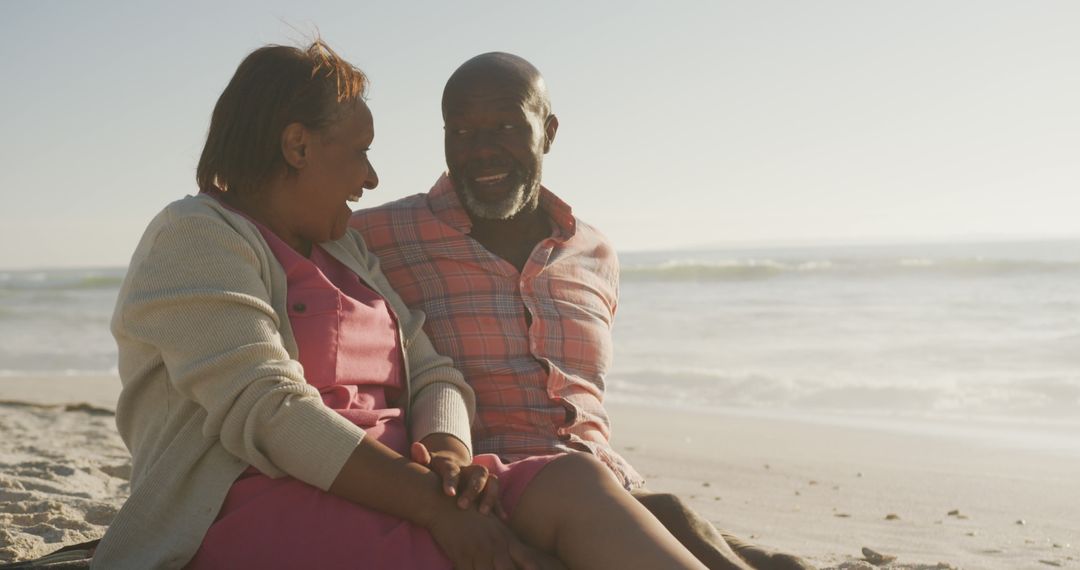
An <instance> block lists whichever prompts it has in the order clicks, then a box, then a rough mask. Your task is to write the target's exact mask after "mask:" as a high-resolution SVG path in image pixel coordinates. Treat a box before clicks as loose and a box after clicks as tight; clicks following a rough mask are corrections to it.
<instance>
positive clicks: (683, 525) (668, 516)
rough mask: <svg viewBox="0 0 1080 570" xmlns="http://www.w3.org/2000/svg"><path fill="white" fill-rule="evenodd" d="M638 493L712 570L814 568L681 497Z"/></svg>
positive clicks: (802, 569)
mask: <svg viewBox="0 0 1080 570" xmlns="http://www.w3.org/2000/svg"><path fill="white" fill-rule="evenodd" d="M633 495H634V497H635V498H636V499H637V500H638V501H639V502H641V504H642V505H644V506H645V508H646V509H649V512H651V513H652V514H653V516H655V517H656V518H657V519H658V520H659V521H660V522H661V523H662V524H663V525H664V526H665V527H666V528H667V529H668V531H670V532H671V534H673V535H675V538H676V539H678V541H679V542H681V543H682V545H683V546H685V547H686V549H687V550H689V551H690V553H691V554H693V555H694V556H695V557H696V558H697V559H698V560H700V561H701V562H702V563H704V564H705V565H706V566H708V567H709V568H710V570H745V569H747V568H749V569H751V570H814V566H812V565H811V564H809V563H807V562H806V561H804V560H802V559H801V558H799V557H797V556H792V555H790V554H783V553H779V552H774V551H771V550H766V549H764V548H761V547H759V546H757V545H754V544H750V543H747V542H744V541H742V540H740V539H738V538H736V537H733V536H731V535H728V534H722V533H721V532H719V531H717V530H716V527H714V526H713V525H712V523H710V522H709V521H707V520H705V518H704V517H702V516H701V515H699V514H698V513H697V512H696V511H694V510H693V509H691V508H690V507H689V505H687V504H686V503H684V502H683V500H682V499H680V498H679V497H677V496H675V495H672V494H670V493H651V492H649V491H646V490H643V489H642V490H637V491H634V493H633Z"/></svg>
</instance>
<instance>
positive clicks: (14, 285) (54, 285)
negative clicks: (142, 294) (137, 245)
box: [0, 269, 124, 293]
mask: <svg viewBox="0 0 1080 570" xmlns="http://www.w3.org/2000/svg"><path fill="white" fill-rule="evenodd" d="M123 281H124V271H123V270H122V269H109V270H94V271H71V270H66V271H9V272H0V293H3V292H19V291H79V290H94V289H119V288H120V285H121V283H123Z"/></svg>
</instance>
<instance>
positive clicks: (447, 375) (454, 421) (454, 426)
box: [349, 230, 476, 454]
mask: <svg viewBox="0 0 1080 570" xmlns="http://www.w3.org/2000/svg"><path fill="white" fill-rule="evenodd" d="M349 236H351V238H352V240H353V242H354V244H355V245H356V246H357V247H358V248H359V249H360V253H361V255H362V256H363V259H364V269H365V270H366V272H367V277H366V278H367V279H369V280H370V283H369V285H373V286H374V287H375V288H376V289H377V290H378V291H379V292H380V293H381V294H382V295H383V297H385V298H386V299H387V300H388V301H389V302H390V306H391V307H392V308H393V309H394V313H395V314H397V317H398V322H399V325H400V326H401V330H402V335H403V336H404V337H405V338H404V340H405V346H404V349H405V354H406V358H407V359H408V363H409V383H410V385H409V390H410V398H411V402H410V406H409V432H410V436H411V437H412V440H413V441H420V440H421V439H424V438H425V437H427V436H428V435H430V434H433V433H445V434H449V435H452V436H454V437H456V438H457V439H459V440H461V442H462V443H464V444H465V446H466V447H468V448H469V453H470V454H471V453H472V420H473V417H474V416H475V409H476V398H475V395H474V393H473V389H472V388H471V387H470V386H469V384H468V383H467V382H466V381H465V377H464V376H463V375H462V374H461V372H460V371H459V370H458V369H457V368H454V361H453V360H451V359H450V358H449V357H447V356H443V355H441V354H439V353H438V352H436V351H435V347H434V345H432V344H431V340H430V339H429V338H428V336H427V334H426V333H424V319H425V315H424V312H423V311H420V310H413V309H410V308H409V307H408V306H407V305H405V302H404V301H402V300H401V297H400V296H399V295H398V294H397V292H395V291H394V288H393V287H392V286H391V285H390V282H389V281H388V280H387V279H386V276H385V275H384V274H383V272H382V270H381V269H380V268H379V257H378V256H377V255H375V254H374V253H372V252H371V251H370V250H368V248H367V245H366V244H365V243H364V239H363V238H362V237H361V236H360V233H359V232H357V231H356V230H350V231H349Z"/></svg>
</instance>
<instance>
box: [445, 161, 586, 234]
mask: <svg viewBox="0 0 1080 570" xmlns="http://www.w3.org/2000/svg"><path fill="white" fill-rule="evenodd" d="M427 200H428V207H429V208H431V213H433V214H435V217H436V218H438V219H439V221H441V222H442V223H444V224H446V225H448V226H450V227H452V228H454V229H455V230H457V231H459V232H461V233H463V234H468V233H469V232H470V231H472V220H471V219H469V214H468V212H466V211H465V206H463V205H462V204H461V199H459V198H458V195H457V192H456V191H454V184H453V183H452V182H450V177H449V176H447V174H446V173H445V172H444V173H443V175H442V176H440V177H439V179H438V180H436V181H435V185H434V186H432V188H431V191H430V192H428V199H427ZM540 209H541V210H542V211H543V212H544V213H545V214H547V216H548V219H550V220H551V222H552V226H553V227H554V228H553V230H552V237H554V238H557V239H561V240H568V239H570V238H572V237H574V234H575V233H577V220H576V219H575V218H574V212H573V210H572V209H571V208H570V205H569V204H567V203H566V202H563V201H562V200H560V199H559V197H558V196H556V195H555V194H554V193H553V192H551V191H550V190H548V189H547V188H545V187H543V186H540Z"/></svg>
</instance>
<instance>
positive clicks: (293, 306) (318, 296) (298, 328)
mask: <svg viewBox="0 0 1080 570" xmlns="http://www.w3.org/2000/svg"><path fill="white" fill-rule="evenodd" d="M286 299H287V301H288V308H287V310H288V314H289V323H290V324H291V325H292V330H293V337H294V338H295V339H296V346H297V348H298V349H299V351H300V355H299V360H300V364H301V365H303V367H304V378H305V379H306V380H307V383H308V384H311V385H312V386H315V387H317V388H322V387H326V386H330V385H332V384H333V383H334V381H335V378H336V374H335V370H336V369H337V357H338V338H339V332H338V327H339V324H340V318H341V297H340V294H339V293H338V292H337V291H335V290H332V289H296V290H290V291H289V292H288V294H287V295H286Z"/></svg>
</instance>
